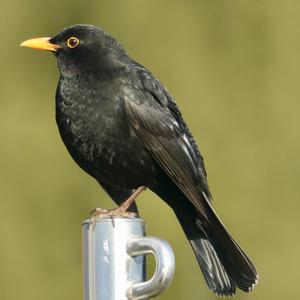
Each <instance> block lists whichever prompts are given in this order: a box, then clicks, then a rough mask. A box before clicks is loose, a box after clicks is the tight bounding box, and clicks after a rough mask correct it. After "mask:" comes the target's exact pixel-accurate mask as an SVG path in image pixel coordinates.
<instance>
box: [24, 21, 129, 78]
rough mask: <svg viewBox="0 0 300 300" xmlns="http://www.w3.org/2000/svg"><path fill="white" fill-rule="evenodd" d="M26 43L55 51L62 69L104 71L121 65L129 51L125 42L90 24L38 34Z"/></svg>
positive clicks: (26, 44)
mask: <svg viewBox="0 0 300 300" xmlns="http://www.w3.org/2000/svg"><path fill="white" fill-rule="evenodd" d="M21 46H22V47H29V48H34V49H39V50H48V51H52V52H53V53H54V54H55V56H56V57H57V61H58V66H59V68H60V71H61V72H62V73H64V72H71V71H74V70H79V71H82V70H83V69H85V70H88V71H100V70H104V71H105V70H110V69H114V68H118V67H120V66H122V65H124V64H125V63H126V61H127V60H128V55H127V54H126V52H125V51H124V49H123V48H122V46H121V45H120V44H119V43H118V42H117V41H116V40H115V39H114V38H112V37H111V36H110V35H108V34H107V33H105V32H104V31H103V30H102V29H100V28H98V27H96V26H93V25H86V24H78V25H72V26H70V27H67V28H65V29H64V30H62V31H61V32H59V33H58V34H56V35H55V36H53V37H52V38H44V37H43V38H34V39H30V40H26V41H24V42H23V43H21Z"/></svg>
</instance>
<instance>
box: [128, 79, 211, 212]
mask: <svg viewBox="0 0 300 300" xmlns="http://www.w3.org/2000/svg"><path fill="white" fill-rule="evenodd" d="M141 82H142V85H141V87H140V88H137V87H136V86H135V87H133V86H130V87H127V88H125V89H124V90H123V92H124V94H123V96H124V101H125V107H126V111H127V115H128V118H129V121H130V124H131V126H132V128H133V129H134V131H135V134H136V135H137V137H138V139H139V140H140V142H141V143H142V144H143V145H144V146H145V147H146V148H147V149H148V151H150V152H151V153H152V155H153V157H154V158H155V159H156V161H157V162H158V164H159V165H160V166H161V167H162V169H163V170H164V171H165V172H166V174H167V175H168V176H169V177H170V178H171V179H172V181H173V182H174V183H175V184H176V185H177V186H178V187H179V188H180V189H181V191H182V192H183V193H184V194H185V195H186V196H187V198H188V199H190V201H191V202H192V203H193V205H194V206H195V208H197V210H198V211H199V212H200V213H201V214H202V215H203V216H205V215H206V214H205V209H204V207H203V201H206V200H205V198H203V195H202V193H203V192H204V193H205V194H206V195H207V198H210V193H209V190H208V185H207V181H206V173H205V170H204V165H203V160H202V157H201V155H200V153H199V150H198V148H197V146H196V144H195V142H194V140H193V138H192V136H191V134H190V132H189V130H188V128H187V126H186V125H185V123H184V121H183V119H182V117H181V114H180V112H179V110H178V109H177V106H176V104H175V102H174V101H173V100H172V98H171V96H170V95H169V94H168V92H167V91H166V90H165V89H164V88H163V86H162V85H161V84H160V83H159V82H158V81H156V80H155V79H154V78H153V77H152V76H149V75H148V76H146V77H145V76H144V77H143V81H141Z"/></svg>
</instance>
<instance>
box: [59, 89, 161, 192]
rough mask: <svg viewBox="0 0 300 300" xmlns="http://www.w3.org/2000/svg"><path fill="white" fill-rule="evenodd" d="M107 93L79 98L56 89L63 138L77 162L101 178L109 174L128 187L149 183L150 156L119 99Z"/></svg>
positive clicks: (152, 162) (152, 170)
mask: <svg viewBox="0 0 300 300" xmlns="http://www.w3.org/2000/svg"><path fill="white" fill-rule="evenodd" d="M67 92H68V90H67ZM73 92H74V89H73V90H72V93H73ZM79 94H80V93H76V95H79ZM107 95H108V93H104V95H103V94H101V93H98V95H97V96H96V95H90V96H89V97H87V95H86V94H85V96H84V97H79V98H78V96H77V97H76V96H75V95H74V94H73V97H72V95H71V94H67V93H66V91H59V92H57V96H56V98H57V101H56V120H57V124H58V128H59V132H60V135H61V137H62V140H63V142H64V144H65V145H66V147H67V149H68V151H69V153H70V154H71V156H72V157H73V159H74V160H75V161H76V162H77V164H78V165H79V166H80V167H81V168H82V169H84V170H85V171H86V172H88V173H89V174H90V175H92V176H93V177H95V178H97V179H98V180H100V181H101V178H105V179H106V180H107V178H110V177H111V180H113V181H114V182H116V183H119V184H122V185H129V186H130V187H132V186H133V187H135V186H137V185H141V184H148V182H149V184H151V183H150V181H151V180H152V178H154V177H155V176H154V173H155V172H156V170H155V169H156V168H155V164H154V161H153V158H152V156H151V155H150V154H149V152H148V151H147V150H146V149H144V147H142V145H141V144H140V142H139V140H138V139H137V137H136V135H135V133H134V132H133V130H132V129H131V127H130V125H129V123H128V120H127V115H126V112H125V107H124V103H123V101H122V99H121V98H119V97H118V95H114V94H113V93H112V92H110V95H111V96H112V97H107ZM139 181H141V182H139ZM149 184H148V185H149Z"/></svg>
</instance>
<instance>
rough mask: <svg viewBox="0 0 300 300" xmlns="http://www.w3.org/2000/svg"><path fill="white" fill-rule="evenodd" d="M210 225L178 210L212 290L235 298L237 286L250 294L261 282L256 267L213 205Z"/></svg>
mask: <svg viewBox="0 0 300 300" xmlns="http://www.w3.org/2000/svg"><path fill="white" fill-rule="evenodd" d="M206 209H207V213H208V219H209V220H210V223H209V224H205V225H204V224H202V223H201V221H200V220H199V219H198V218H196V219H195V218H192V217H191V216H190V215H185V214H182V212H180V211H175V213H176V216H177V218H178V219H179V221H180V224H181V226H182V228H183V230H184V232H185V234H186V236H187V238H188V239H189V241H190V244H191V246H192V248H193V251H194V253H195V256H196V258H197V261H198V263H199V265H200V268H201V270H202V272H203V275H204V277H205V280H206V282H207V285H208V287H209V288H210V289H211V290H212V291H213V292H214V293H216V294H218V295H222V296H232V295H234V294H235V290H236V287H238V288H239V289H241V290H243V291H245V292H249V291H251V290H252V288H253V286H254V285H255V284H256V283H257V280H258V275H257V272H256V270H255V267H254V265H253V264H252V262H251V261H250V259H249V258H248V257H247V255H246V254H245V253H244V251H243V250H242V249H241V248H240V247H239V245H238V244H237V243H236V242H235V241H234V240H233V238H232V237H231V236H230V234H229V233H228V231H227V230H226V228H225V227H224V225H223V224H222V222H221V221H220V219H219V218H218V217H217V215H216V214H215V212H214V210H213V208H212V207H211V205H210V203H209V202H208V204H207V207H206Z"/></svg>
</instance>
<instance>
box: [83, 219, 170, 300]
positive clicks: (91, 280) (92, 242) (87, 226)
mask: <svg viewBox="0 0 300 300" xmlns="http://www.w3.org/2000/svg"><path fill="white" fill-rule="evenodd" d="M82 230H83V271H84V300H125V299H126V300H127V299H148V298H150V297H154V296H157V295H159V294H160V293H161V292H162V291H163V290H164V289H166V288H167V287H168V286H169V284H170V282H171V280H172V277H173V274H174V268H175V260H174V255H173V252H172V249H171V247H170V246H169V244H168V243H167V242H166V241H163V240H161V239H158V238H153V237H145V224H144V221H143V220H142V219H139V218H122V217H115V218H114V219H111V218H110V217H102V218H96V220H95V223H94V224H91V223H90V220H88V221H85V222H84V223H83V224H82ZM149 253H150V254H153V255H154V256H155V259H156V270H155V273H154V275H153V277H152V278H151V279H150V280H148V281H145V257H144V255H145V254H149Z"/></svg>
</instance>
